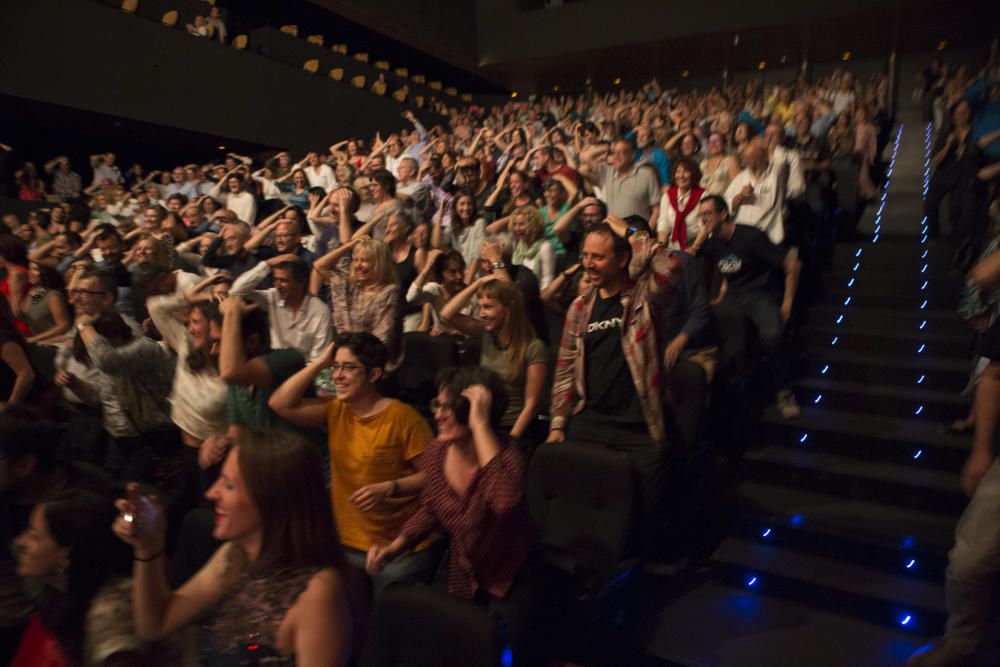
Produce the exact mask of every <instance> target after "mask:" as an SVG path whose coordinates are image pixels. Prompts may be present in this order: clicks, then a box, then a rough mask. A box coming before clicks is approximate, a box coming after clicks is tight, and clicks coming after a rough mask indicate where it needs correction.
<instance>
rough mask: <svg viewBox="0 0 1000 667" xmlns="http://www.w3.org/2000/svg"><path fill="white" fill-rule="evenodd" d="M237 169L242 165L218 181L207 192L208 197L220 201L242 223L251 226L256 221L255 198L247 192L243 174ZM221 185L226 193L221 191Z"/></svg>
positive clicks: (240, 167)
mask: <svg viewBox="0 0 1000 667" xmlns="http://www.w3.org/2000/svg"><path fill="white" fill-rule="evenodd" d="M237 169H242V165H241V166H239V167H236V168H235V169H233V170H232V171H230V172H229V173H227V174H226V175H225V176H223V177H222V178H221V179H219V182H218V183H216V184H215V185H213V186H212V189H211V190H209V191H208V196H209V197H212V198H213V199H216V200H218V201H221V202H222V204H223V206H225V207H226V208H228V209H229V210H230V211H232V212H233V213H235V214H236V217H237V218H239V219H240V220H242V221H243V222H245V223H247V224H248V225H253V223H254V222H255V221H256V220H257V198H256V197H254V196H253V194H252V193H250V192H247V190H246V188H245V187H244V180H243V174H241V173H239V172H238V171H237ZM223 185H225V187H227V188H228V191H227V192H223V191H222V188H223Z"/></svg>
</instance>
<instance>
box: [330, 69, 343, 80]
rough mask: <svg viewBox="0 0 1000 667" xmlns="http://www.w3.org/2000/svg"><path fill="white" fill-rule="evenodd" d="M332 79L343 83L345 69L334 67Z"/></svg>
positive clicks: (331, 72)
mask: <svg viewBox="0 0 1000 667" xmlns="http://www.w3.org/2000/svg"><path fill="white" fill-rule="evenodd" d="M330 78H331V79H333V80H334V81H343V80H344V68H343V67H334V68H333V69H332V70H330Z"/></svg>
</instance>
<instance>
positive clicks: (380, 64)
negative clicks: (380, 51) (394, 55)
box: [375, 60, 389, 72]
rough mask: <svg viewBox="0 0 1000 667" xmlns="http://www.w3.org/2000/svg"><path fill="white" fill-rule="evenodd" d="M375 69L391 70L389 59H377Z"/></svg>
mask: <svg viewBox="0 0 1000 667" xmlns="http://www.w3.org/2000/svg"><path fill="white" fill-rule="evenodd" d="M375 69H380V70H382V71H383V72H388V71H389V61H388V60H376V61H375Z"/></svg>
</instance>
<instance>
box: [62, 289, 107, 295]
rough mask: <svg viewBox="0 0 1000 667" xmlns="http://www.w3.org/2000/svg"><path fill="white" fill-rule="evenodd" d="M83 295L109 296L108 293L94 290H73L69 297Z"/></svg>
mask: <svg viewBox="0 0 1000 667" xmlns="http://www.w3.org/2000/svg"><path fill="white" fill-rule="evenodd" d="M83 294H90V295H99V294H108V292H101V291H98V290H92V289H71V290H70V291H69V295H70V296H81V295H83Z"/></svg>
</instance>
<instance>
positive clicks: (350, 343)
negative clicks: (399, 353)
mask: <svg viewBox="0 0 1000 667" xmlns="http://www.w3.org/2000/svg"><path fill="white" fill-rule="evenodd" d="M333 344H334V346H335V347H336V349H340V348H342V347H346V348H347V349H348V350H350V351H351V354H353V355H354V356H355V357H357V358H358V361H360V362H361V365H362V366H364V367H365V368H367V369H372V368H381V369H384V368H385V365H386V363H387V362H388V360H389V351H388V350H387V349H386V347H385V343H383V342H382V341H380V340H379V339H378V338H377V337H376V336H375V334H371V333H368V332H367V331H351V332H347V333H342V334H337V336H336V337H335V338H334V339H333Z"/></svg>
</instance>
